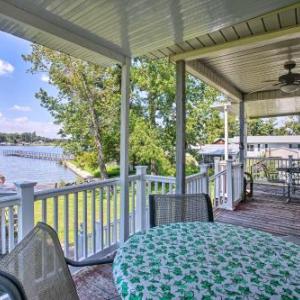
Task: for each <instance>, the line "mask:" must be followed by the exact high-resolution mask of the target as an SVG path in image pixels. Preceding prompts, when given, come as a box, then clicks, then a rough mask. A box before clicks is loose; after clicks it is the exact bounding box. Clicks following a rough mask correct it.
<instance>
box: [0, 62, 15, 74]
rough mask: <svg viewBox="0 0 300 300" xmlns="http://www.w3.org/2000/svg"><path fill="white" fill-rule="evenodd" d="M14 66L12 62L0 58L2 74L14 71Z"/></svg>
mask: <svg viewBox="0 0 300 300" xmlns="http://www.w3.org/2000/svg"><path fill="white" fill-rule="evenodd" d="M14 69H15V68H14V66H13V65H11V64H10V63H8V62H6V61H4V60H2V59H0V76H1V75H6V74H10V73H12V72H13V71H14Z"/></svg>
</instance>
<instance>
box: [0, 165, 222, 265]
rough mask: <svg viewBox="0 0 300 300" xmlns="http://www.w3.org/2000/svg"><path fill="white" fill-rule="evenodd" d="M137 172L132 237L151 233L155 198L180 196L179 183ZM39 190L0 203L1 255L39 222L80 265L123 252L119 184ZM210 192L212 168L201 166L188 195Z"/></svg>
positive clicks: (25, 186)
mask: <svg viewBox="0 0 300 300" xmlns="http://www.w3.org/2000/svg"><path fill="white" fill-rule="evenodd" d="M136 169H137V172H136V175H131V176H129V220H128V221H129V229H130V234H133V233H135V232H137V231H140V230H145V229H147V228H148V227H149V209H148V208H149V203H148V199H149V197H148V196H149V195H150V194H167V193H175V178H174V177H168V176H154V175H147V174H146V167H144V166H138V167H137V168H136ZM218 176H219V175H218ZM218 176H217V177H218ZM220 176H222V175H220ZM34 185H35V183H32V182H25V183H18V184H16V186H17V192H18V194H17V195H16V196H9V197H4V198H0V212H1V214H0V216H1V230H0V234H1V235H0V241H1V243H0V245H1V253H2V254H4V253H6V252H8V251H11V250H12V249H13V247H14V246H15V244H16V243H17V241H20V240H21V239H22V238H23V237H24V236H25V235H26V234H27V233H28V232H29V231H30V230H31V229H32V228H33V226H34V224H36V223H37V222H39V221H43V222H46V223H47V224H49V225H51V226H52V227H53V228H54V229H55V230H56V231H57V233H58V236H59V239H60V241H61V244H62V247H63V249H64V252H65V255H66V256H68V257H70V258H73V259H75V260H81V259H84V258H87V257H90V256H92V255H94V254H96V253H99V252H101V253H102V254H103V255H104V254H105V253H107V252H110V251H112V250H113V249H115V248H117V247H118V243H119V240H120V218H121V215H120V210H121V203H120V180H119V178H112V179H108V180H102V181H95V182H90V183H86V184H80V185H73V186H68V187H63V188H59V189H52V190H46V191H39V192H35V193H34ZM208 191H209V181H208V175H207V168H206V167H205V166H202V168H201V172H200V173H198V174H195V175H192V176H188V177H187V179H186V192H187V193H191V194H193V193H202V192H203V193H207V192H208ZM218 199H219V198H218Z"/></svg>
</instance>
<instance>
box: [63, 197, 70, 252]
mask: <svg viewBox="0 0 300 300" xmlns="http://www.w3.org/2000/svg"><path fill="white" fill-rule="evenodd" d="M64 248H65V255H66V256H67V257H68V256H69V195H68V194H65V195H64Z"/></svg>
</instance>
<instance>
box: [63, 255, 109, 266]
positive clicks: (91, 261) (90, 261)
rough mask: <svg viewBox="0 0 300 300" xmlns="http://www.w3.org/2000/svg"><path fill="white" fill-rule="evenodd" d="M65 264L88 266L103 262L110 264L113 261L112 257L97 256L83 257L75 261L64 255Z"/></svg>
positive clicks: (103, 263) (102, 263)
mask: <svg viewBox="0 0 300 300" xmlns="http://www.w3.org/2000/svg"><path fill="white" fill-rule="evenodd" d="M65 260H66V263H67V265H70V266H73V267H88V266H95V265H105V264H112V263H113V262H114V259H113V258H102V259H101V258H100V259H99V258H98V259H85V260H82V261H75V260H72V259H69V258H67V257H65Z"/></svg>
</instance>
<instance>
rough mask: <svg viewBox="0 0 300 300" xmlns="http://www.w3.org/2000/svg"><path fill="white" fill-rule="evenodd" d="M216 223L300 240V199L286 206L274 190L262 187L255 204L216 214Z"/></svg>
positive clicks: (242, 205) (256, 194)
mask: <svg viewBox="0 0 300 300" xmlns="http://www.w3.org/2000/svg"><path fill="white" fill-rule="evenodd" d="M215 220H216V221H217V222H224V223H229V224H233V225H240V226H244V227H248V228H254V229H258V230H262V231H266V232H269V233H272V234H274V235H283V236H285V235H292V236H297V237H299V238H300V199H294V200H292V201H291V202H290V203H286V202H285V198H283V197H282V196H281V195H280V192H278V191H276V190H274V188H268V187H264V188H262V187H260V188H259V189H256V192H255V194H254V197H253V199H252V200H248V201H246V202H243V203H240V204H239V205H238V207H237V208H236V210H234V211H228V210H218V211H216V214H215Z"/></svg>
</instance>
